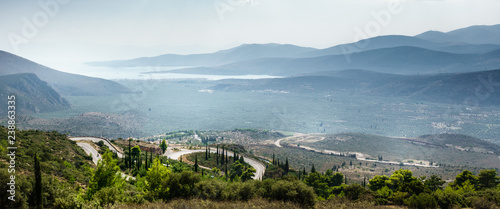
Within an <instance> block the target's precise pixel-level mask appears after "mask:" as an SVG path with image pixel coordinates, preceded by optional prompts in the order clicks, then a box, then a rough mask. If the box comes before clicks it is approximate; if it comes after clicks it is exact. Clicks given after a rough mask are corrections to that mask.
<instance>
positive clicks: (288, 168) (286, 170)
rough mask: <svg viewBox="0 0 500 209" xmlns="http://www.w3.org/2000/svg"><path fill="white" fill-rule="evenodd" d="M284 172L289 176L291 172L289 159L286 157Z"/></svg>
mask: <svg viewBox="0 0 500 209" xmlns="http://www.w3.org/2000/svg"><path fill="white" fill-rule="evenodd" d="M284 170H285V174H288V171H289V170H290V166H289V165H288V157H286V161H285V169H284Z"/></svg>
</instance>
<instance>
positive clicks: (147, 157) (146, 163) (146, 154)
mask: <svg viewBox="0 0 500 209" xmlns="http://www.w3.org/2000/svg"><path fill="white" fill-rule="evenodd" d="M145 163H146V166H145V167H146V169H148V150H146V162H145Z"/></svg>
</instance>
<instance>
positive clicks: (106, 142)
mask: <svg viewBox="0 0 500 209" xmlns="http://www.w3.org/2000/svg"><path fill="white" fill-rule="evenodd" d="M69 139H71V140H73V141H92V142H94V143H97V142H99V141H103V142H104V145H106V146H108V147H109V150H111V151H112V152H115V153H116V154H117V155H118V157H119V158H123V154H122V153H120V152H119V151H118V150H116V148H115V147H114V146H113V145H112V144H111V143H109V141H108V140H104V139H101V138H96V137H69ZM76 144H78V146H80V144H86V143H79V142H77V143H76ZM87 145H88V144H87ZM89 146H90V145H89ZM80 147H81V146H80ZM90 147H92V146H90ZM82 148H83V147H82ZM83 150H86V149H85V148H83ZM85 152H87V151H85ZM87 154H89V153H88V152H87ZM94 156H95V155H94V153H92V157H94ZM96 164H97V163H96Z"/></svg>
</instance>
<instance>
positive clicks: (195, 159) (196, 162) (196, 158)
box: [194, 155, 198, 173]
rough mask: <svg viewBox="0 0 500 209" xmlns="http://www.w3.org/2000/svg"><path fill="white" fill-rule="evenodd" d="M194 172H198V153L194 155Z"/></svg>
mask: <svg viewBox="0 0 500 209" xmlns="http://www.w3.org/2000/svg"><path fill="white" fill-rule="evenodd" d="M194 172H196V173H198V155H195V156H194Z"/></svg>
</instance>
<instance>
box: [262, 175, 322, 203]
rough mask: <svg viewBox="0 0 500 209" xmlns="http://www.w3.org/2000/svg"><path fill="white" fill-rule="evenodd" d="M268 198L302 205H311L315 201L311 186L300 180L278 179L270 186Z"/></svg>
mask: <svg viewBox="0 0 500 209" xmlns="http://www.w3.org/2000/svg"><path fill="white" fill-rule="evenodd" d="M270 198H271V199H274V200H283V201H290V202H296V203H298V204H300V205H302V206H307V207H312V206H314V204H315V202H316V194H315V193H314V190H313V188H312V187H309V186H307V185H306V184H304V183H303V182H302V181H285V180H279V181H277V182H276V183H274V184H273V186H272V188H271V193H270Z"/></svg>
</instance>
